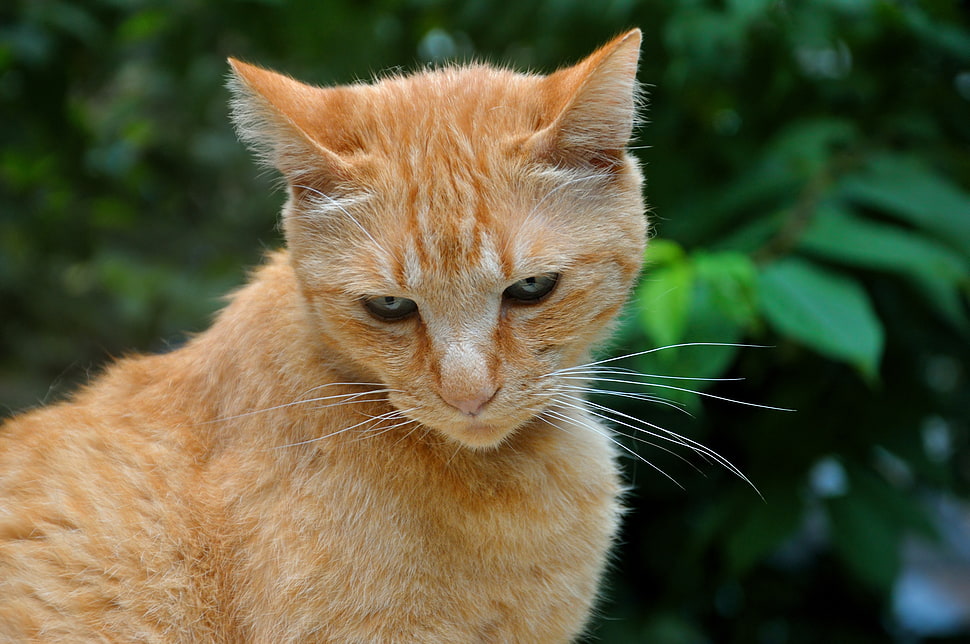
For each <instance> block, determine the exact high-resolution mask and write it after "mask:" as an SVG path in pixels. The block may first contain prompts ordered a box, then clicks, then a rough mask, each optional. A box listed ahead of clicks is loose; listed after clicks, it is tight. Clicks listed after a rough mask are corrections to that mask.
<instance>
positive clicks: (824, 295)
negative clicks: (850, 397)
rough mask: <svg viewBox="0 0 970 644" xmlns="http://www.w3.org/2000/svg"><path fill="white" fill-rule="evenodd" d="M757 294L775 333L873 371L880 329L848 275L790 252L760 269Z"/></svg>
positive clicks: (872, 374)
mask: <svg viewBox="0 0 970 644" xmlns="http://www.w3.org/2000/svg"><path fill="white" fill-rule="evenodd" d="M759 296H760V298H759V304H760V308H761V311H762V312H763V313H764V315H765V317H766V318H767V319H768V321H769V322H770V323H771V325H772V326H774V327H775V329H777V330H778V331H779V332H780V333H782V334H784V335H787V336H789V337H791V338H793V339H796V340H799V341H801V342H803V343H805V344H806V345H808V346H809V347H811V348H812V349H814V350H815V351H818V352H819V353H821V354H823V355H826V356H828V357H830V358H833V359H835V360H841V361H844V362H848V363H850V364H852V365H854V366H855V367H857V368H858V369H860V370H861V371H862V372H863V373H864V374H865V375H866V376H867V377H869V378H874V377H875V376H876V373H877V371H878V368H879V360H880V357H881V355H882V348H883V329H882V325H881V324H880V322H879V318H878V317H877V316H876V314H875V312H874V311H873V309H872V306H871V304H870V303H869V297H868V296H867V294H866V292H865V291H864V290H863V289H862V287H861V286H859V284H858V283H856V282H855V281H854V280H852V279H850V278H848V277H845V276H843V275H840V274H838V273H833V272H831V271H827V270H823V269H822V268H820V267H818V266H816V265H814V264H812V263H810V262H806V261H804V260H801V259H797V258H793V257H791V258H786V259H782V260H780V261H777V262H775V263H773V264H769V265H768V266H766V267H765V268H764V269H763V270H762V272H761V275H760V280H759Z"/></svg>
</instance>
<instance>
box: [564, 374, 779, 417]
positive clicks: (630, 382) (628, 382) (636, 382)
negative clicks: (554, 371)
mask: <svg viewBox="0 0 970 644" xmlns="http://www.w3.org/2000/svg"><path fill="white" fill-rule="evenodd" d="M559 377H560V378H562V379H563V380H584V381H588V380H589V379H588V378H582V377H580V376H559ZM597 380H598V381H599V382H613V383H617V384H623V385H640V386H641V387H660V388H661V389H673V390H674V391H683V392H686V393H690V394H696V395H698V396H703V397H705V398H712V399H714V400H723V401H724V402H729V403H734V404H736V405H745V406H747V407H757V408H758V409H770V410H772V411H795V410H794V409H787V408H785V407H772V406H771V405H761V404H758V403H753V402H748V401H746V400H735V399H734V398H725V397H724V396H718V395H716V394H711V393H708V392H706V391H695V390H694V389H686V388H684V387H675V386H674V385H664V384H660V383H659V382H641V381H639V380H619V379H616V378H597Z"/></svg>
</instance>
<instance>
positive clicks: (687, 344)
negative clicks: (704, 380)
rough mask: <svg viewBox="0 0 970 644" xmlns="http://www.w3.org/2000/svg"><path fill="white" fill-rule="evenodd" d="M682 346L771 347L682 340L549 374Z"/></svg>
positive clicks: (767, 347)
mask: <svg viewBox="0 0 970 644" xmlns="http://www.w3.org/2000/svg"><path fill="white" fill-rule="evenodd" d="M682 347H735V348H739V349H770V348H771V347H769V346H767V345H763V344H738V343H736V342H682V343H680V344H668V345H666V346H662V347H654V348H653V349H647V350H646V351H637V352H636V353H625V354H623V355H622V356H614V357H612V358H606V359H605V360H597V361H595V362H587V363H586V364H581V365H577V366H575V367H566V368H565V369H560V370H559V371H554V372H552V373H551V374H549V375H555V374H557V373H561V372H563V371H568V370H570V369H578V368H582V367H592V366H595V365H600V364H607V363H608V362H616V361H617V360H624V359H626V358H636V357H637V356H645V355H647V354H650V353H656V352H658V351H665V350H667V349H680V348H682Z"/></svg>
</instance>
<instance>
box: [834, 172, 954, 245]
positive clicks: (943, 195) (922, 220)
mask: <svg viewBox="0 0 970 644" xmlns="http://www.w3.org/2000/svg"><path fill="white" fill-rule="evenodd" d="M842 190H843V192H844V194H845V195H846V196H848V197H849V198H850V199H852V200H854V201H856V202H858V203H860V204H864V205H866V206H869V207H872V208H876V209H879V210H882V211H884V212H886V213H889V214H892V215H895V216H896V217H899V218H900V219H902V220H904V221H907V222H909V223H911V224H914V225H916V226H918V227H920V228H923V229H924V230H927V231H930V232H932V233H934V234H936V235H937V236H938V237H939V238H940V239H941V240H943V241H944V242H946V243H948V244H950V245H952V246H953V247H954V248H956V249H957V250H959V251H961V252H962V253H964V254H965V255H968V256H970V194H967V193H966V192H964V191H963V190H961V189H960V188H958V187H957V186H955V185H953V184H952V183H950V182H949V181H948V180H946V179H945V178H943V177H942V176H940V175H939V174H937V173H936V172H934V171H933V170H932V169H931V168H928V167H927V166H925V165H924V164H922V163H920V162H919V161H917V160H915V159H912V158H910V157H904V156H898V155H890V154H886V155H880V156H876V157H874V158H872V159H870V161H869V163H868V166H867V168H866V170H865V171H864V172H863V173H862V174H859V175H857V176H854V177H852V178H849V179H846V181H845V182H844V184H843V187H842Z"/></svg>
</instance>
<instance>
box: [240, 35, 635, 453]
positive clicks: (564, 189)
mask: <svg viewBox="0 0 970 644" xmlns="http://www.w3.org/2000/svg"><path fill="white" fill-rule="evenodd" d="M639 43H640V32H639V31H637V30H634V31H631V32H629V33H627V34H625V35H623V36H620V37H619V38H617V39H615V40H613V41H612V42H610V43H609V44H607V45H606V46H604V47H603V48H601V49H600V50H598V51H596V52H595V53H593V54H592V55H591V56H589V57H588V58H586V59H585V60H583V61H582V62H580V63H579V64H577V65H575V66H573V67H569V68H566V69H562V70H560V71H558V72H556V73H554V74H551V75H549V76H539V75H524V74H518V73H514V72H511V71H507V70H501V69H496V68H493V67H488V66H484V65H472V66H463V67H448V68H443V69H437V70H432V71H426V72H422V73H417V74H414V75H410V76H394V77H389V78H385V79H383V80H380V81H378V82H375V83H373V84H358V85H353V86H345V87H334V88H317V87H311V86H308V85H304V84H302V83H299V82H297V81H295V80H292V79H290V78H288V77H286V76H282V75H279V74H276V73H274V72H270V71H267V70H263V69H260V68H257V67H253V66H250V65H247V64H244V63H241V62H238V61H230V62H231V64H232V67H233V70H234V74H233V77H232V79H231V81H230V85H231V87H232V89H233V92H234V116H235V121H236V125H237V129H238V131H239V133H240V135H241V137H242V138H243V139H244V140H245V141H247V142H248V143H250V144H251V145H253V147H254V148H255V149H256V150H257V151H258V153H259V154H260V155H262V156H263V158H264V159H265V160H266V161H267V162H269V163H271V164H272V165H273V166H275V167H276V168H278V169H279V170H280V171H281V172H282V173H283V175H284V177H285V178H286V181H287V184H288V190H289V200H288V202H287V204H286V206H285V208H284V214H283V220H284V228H285V231H286V238H287V245H288V248H289V252H290V254H291V258H292V263H293V266H294V269H295V272H296V275H297V278H298V279H299V281H300V286H301V288H302V292H303V294H304V296H305V298H306V301H307V304H308V311H309V312H310V315H311V316H312V319H313V320H314V323H315V325H316V327H317V328H318V332H319V334H320V341H321V342H322V343H324V344H326V345H327V346H328V347H331V350H332V351H334V352H339V354H340V356H341V357H340V361H341V362H344V363H346V364H350V365H352V366H353V369H352V372H353V373H355V375H357V376H358V377H359V378H360V379H361V381H363V382H379V383H382V384H383V385H385V386H386V387H387V388H389V389H392V390H394V391H393V392H392V393H391V394H390V395H389V398H390V400H391V402H392V404H394V405H395V406H396V407H397V408H398V409H399V410H400V411H402V412H403V413H404V414H405V415H406V416H408V417H409V418H412V419H415V420H418V421H420V422H421V423H423V424H425V425H427V426H430V427H432V428H435V429H436V430H438V431H440V432H442V433H443V434H444V435H446V436H448V437H450V438H452V439H455V440H457V441H459V442H460V443H462V444H464V445H467V446H470V447H487V446H492V445H496V444H497V443H499V442H501V441H502V440H503V439H504V438H505V437H506V436H508V435H509V434H510V433H511V432H512V431H514V430H515V429H516V428H517V427H520V426H522V425H523V424H524V423H526V422H527V421H529V420H530V419H532V418H534V417H535V416H536V415H537V414H539V413H540V412H541V411H542V410H543V409H544V408H545V407H546V406H548V405H549V403H550V401H551V396H552V394H553V392H554V390H555V388H556V387H557V386H559V385H563V384H568V383H566V382H565V381H560V380H558V379H557V376H554V375H550V374H552V372H554V371H556V370H557V369H561V368H564V367H569V366H573V365H576V364H577V363H579V362H581V361H583V360H585V359H587V356H588V354H589V351H590V348H591V346H592V345H593V344H594V343H595V342H596V341H597V340H599V339H602V337H603V336H604V333H605V330H606V329H607V327H608V325H609V322H610V321H611V320H612V319H613V318H614V317H615V315H616V314H617V312H618V311H619V310H620V308H621V306H622V305H623V303H624V301H625V299H626V297H627V293H628V291H629V289H630V287H631V285H632V283H633V281H634V280H635V278H636V276H637V274H638V272H639V270H640V266H641V258H642V256H643V250H644V244H645V228H646V221H645V217H644V206H643V201H642V197H641V175H640V171H639V169H638V167H637V164H636V162H635V160H634V159H633V158H632V157H631V156H630V155H629V154H628V153H627V151H626V145H627V142H628V140H629V139H630V136H631V132H632V128H633V124H634V120H635V104H636V66H637V59H638V52H639Z"/></svg>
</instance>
